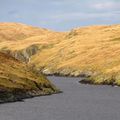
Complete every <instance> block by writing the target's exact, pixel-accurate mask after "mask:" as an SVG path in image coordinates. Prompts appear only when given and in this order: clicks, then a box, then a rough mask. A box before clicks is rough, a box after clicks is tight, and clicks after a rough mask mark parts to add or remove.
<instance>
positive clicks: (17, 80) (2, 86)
mask: <svg viewBox="0 0 120 120" xmlns="http://www.w3.org/2000/svg"><path fill="white" fill-rule="evenodd" d="M57 92H58V90H57V89H56V87H55V86H54V85H52V84H51V83H50V82H49V81H48V80H47V79H46V77H44V76H42V75H40V74H39V75H38V74H37V73H36V72H35V71H33V70H32V69H30V68H28V67H27V66H26V65H24V64H23V63H21V62H19V61H18V60H16V59H14V58H12V57H10V56H8V55H5V54H3V53H0V103H3V102H12V101H17V100H22V99H23V98H29V97H33V96H38V95H46V94H53V93H57Z"/></svg>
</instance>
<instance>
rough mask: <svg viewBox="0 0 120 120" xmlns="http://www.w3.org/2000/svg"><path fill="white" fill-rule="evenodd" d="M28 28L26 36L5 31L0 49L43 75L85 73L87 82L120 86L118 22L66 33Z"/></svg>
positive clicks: (7, 24) (119, 32)
mask: <svg viewBox="0 0 120 120" xmlns="http://www.w3.org/2000/svg"><path fill="white" fill-rule="evenodd" d="M1 24H2V25H3V26H5V28H6V30H7V31H9V30H10V28H11V27H10V26H12V25H13V26H14V24H15V25H16V26H17V25H18V26H19V25H20V26H23V27H22V28H23V29H21V33H25V32H24V31H26V27H28V28H29V26H27V25H23V24H17V23H6V24H3V23H1ZM25 26H26V27H25ZM2 28H4V27H0V33H1V29H2ZM16 28H17V27H15V28H13V29H12V31H14V30H15V29H16ZM18 28H19V27H18ZM30 28H31V29H30V30H29V29H27V35H26V36H27V37H20V38H19V37H18V36H19V35H17V34H16V33H14V32H13V33H12V34H13V35H12V36H11V34H10V33H9V32H8V33H6V32H5V33H4V37H3V38H4V39H2V36H1V35H0V36H1V39H0V41H1V43H0V49H1V51H2V52H4V53H7V54H10V55H12V56H14V57H15V58H17V59H19V60H21V61H23V62H26V63H28V64H29V65H34V67H35V68H36V69H37V70H38V71H42V72H43V73H44V74H59V75H70V76H80V75H85V76H89V78H88V79H87V82H90V83H94V84H117V85H120V67H119V66H120V55H119V54H120V25H109V26H88V27H82V28H75V29H73V30H71V31H69V32H55V31H50V30H46V29H41V28H34V27H30ZM34 29H37V31H35V30H34ZM39 30H40V31H41V30H42V31H43V33H42V34H41V32H40V33H39V32H38V31H39ZM2 31H4V29H2ZM22 31H23V32H22ZM30 31H32V32H30ZM33 31H34V32H33ZM18 33H19V31H18ZM28 33H31V34H30V35H28ZM8 35H9V39H8ZM16 35H17V37H16ZM10 36H11V37H10ZM12 38H13V39H12ZM84 81H85V80H84Z"/></svg>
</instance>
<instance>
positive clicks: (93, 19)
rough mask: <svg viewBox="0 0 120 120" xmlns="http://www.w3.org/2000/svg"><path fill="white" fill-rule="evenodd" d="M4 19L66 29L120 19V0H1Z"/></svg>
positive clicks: (113, 22) (107, 22)
mask: <svg viewBox="0 0 120 120" xmlns="http://www.w3.org/2000/svg"><path fill="white" fill-rule="evenodd" d="M0 22H21V23H25V24H30V25H34V26H39V27H44V28H49V29H53V30H57V31H66V30H70V29H72V28H74V27H80V26H88V25H96V24H97V25H101V24H103V25H104V24H118V23H120V0H0Z"/></svg>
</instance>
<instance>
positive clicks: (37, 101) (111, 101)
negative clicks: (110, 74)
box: [0, 77, 120, 120]
mask: <svg viewBox="0 0 120 120" xmlns="http://www.w3.org/2000/svg"><path fill="white" fill-rule="evenodd" d="M49 79H51V81H52V82H53V83H54V84H55V85H57V86H58V87H59V88H61V90H62V91H64V93H61V94H55V95H51V96H42V97H36V98H32V99H26V100H25V101H24V102H15V103H7V104H1V105H0V120H120V88H119V87H111V86H94V85H83V84H79V83H78V81H79V80H80V78H66V77H49Z"/></svg>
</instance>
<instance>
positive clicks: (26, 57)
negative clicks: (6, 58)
mask: <svg viewBox="0 0 120 120" xmlns="http://www.w3.org/2000/svg"><path fill="white" fill-rule="evenodd" d="M38 50H39V47H38V45H36V44H33V45H31V46H29V47H27V48H25V49H22V50H15V51H10V50H7V49H2V50H1V52H3V53H5V54H9V55H11V56H13V57H15V58H16V59H18V60H20V61H22V62H25V63H28V62H29V61H30V57H31V56H32V55H35V54H36V53H37V52H38Z"/></svg>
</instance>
